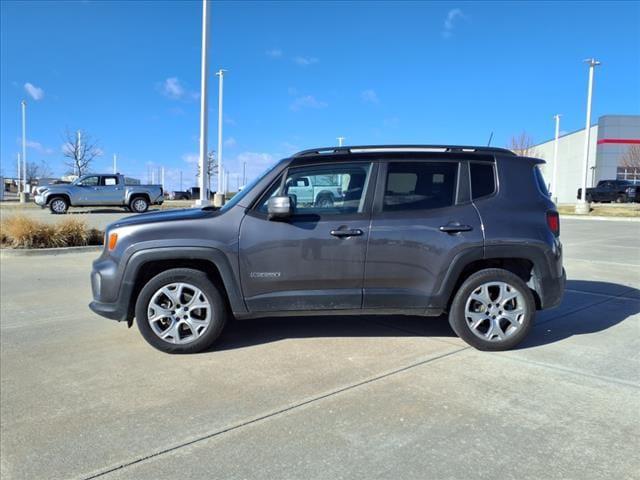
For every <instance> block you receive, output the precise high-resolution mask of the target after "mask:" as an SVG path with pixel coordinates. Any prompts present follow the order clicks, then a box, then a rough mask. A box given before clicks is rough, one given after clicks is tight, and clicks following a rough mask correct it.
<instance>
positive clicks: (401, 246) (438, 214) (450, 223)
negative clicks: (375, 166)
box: [363, 159, 483, 314]
mask: <svg viewBox="0 0 640 480" xmlns="http://www.w3.org/2000/svg"><path fill="white" fill-rule="evenodd" d="M462 167H464V169H468V165H467V163H466V162H462V163H461V162H458V161H454V160H447V161H443V160H439V159H435V160H426V159H425V160H420V159H402V160H398V161H389V162H388V163H386V164H383V165H382V166H381V168H380V173H379V179H378V189H377V195H376V200H375V204H374V207H373V214H372V219H371V232H370V233H369V248H368V252H367V262H366V273H365V285H364V302H363V306H364V308H368V309H392V310H393V309H401V310H404V311H407V310H411V309H413V310H415V313H416V314H418V313H423V312H424V311H425V310H426V309H428V308H430V307H431V302H432V301H433V299H434V298H435V297H436V295H437V294H438V290H439V288H440V287H441V282H442V279H443V276H444V273H445V272H446V271H447V269H448V268H449V266H450V265H451V264H452V263H453V260H454V258H455V257H456V255H458V254H460V253H461V252H462V251H463V250H465V249H467V248H469V247H471V248H472V249H473V251H475V252H477V254H478V258H482V251H483V250H482V247H483V234H482V228H481V225H480V217H479V215H478V213H477V212H476V210H475V208H474V206H473V205H472V203H471V202H470V201H469V200H470V199H469V198H466V199H462V198H460V192H461V191H462V190H464V191H466V192H467V194H468V188H465V189H463V188H461V186H462V185H461V184H464V183H465V182H466V184H467V185H468V182H469V177H468V176H467V174H466V173H465V172H468V170H465V171H462ZM461 171H462V172H461ZM461 173H462V174H464V176H463V177H462V178H461V177H460V175H461ZM473 247H477V248H473Z"/></svg>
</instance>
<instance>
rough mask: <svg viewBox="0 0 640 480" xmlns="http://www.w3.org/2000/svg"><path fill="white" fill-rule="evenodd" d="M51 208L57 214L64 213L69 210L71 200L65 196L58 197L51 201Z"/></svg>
mask: <svg viewBox="0 0 640 480" xmlns="http://www.w3.org/2000/svg"><path fill="white" fill-rule="evenodd" d="M49 210H51V213H53V214H56V215H62V214H64V213H67V210H69V202H68V201H67V199H66V198H64V197H56V198H54V199H52V200H51V201H50V202H49Z"/></svg>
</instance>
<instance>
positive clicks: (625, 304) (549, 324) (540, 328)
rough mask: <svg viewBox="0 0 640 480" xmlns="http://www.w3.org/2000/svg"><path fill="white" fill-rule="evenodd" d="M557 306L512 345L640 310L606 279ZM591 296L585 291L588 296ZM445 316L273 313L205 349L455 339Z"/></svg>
mask: <svg viewBox="0 0 640 480" xmlns="http://www.w3.org/2000/svg"><path fill="white" fill-rule="evenodd" d="M566 288H567V292H566V293H565V296H564V299H563V302H562V304H561V305H560V306H559V307H557V308H555V309H552V310H546V311H543V312H538V313H537V317H536V322H535V324H534V327H533V329H532V330H531V332H530V333H529V336H528V337H527V338H526V339H525V340H524V342H523V343H522V344H520V345H519V346H518V347H516V348H517V349H526V348H533V347H539V346H543V345H547V344H550V343H555V342H559V341H561V340H564V339H566V338H569V337H572V336H575V335H583V334H591V333H596V332H600V331H604V330H606V329H608V328H610V327H612V326H614V325H617V324H618V323H621V322H623V321H624V320H626V319H627V318H629V317H630V316H632V315H634V314H637V313H638V312H640V290H637V289H635V288H631V287H628V286H625V285H619V284H615V283H610V282H597V281H587V280H568V281H567V286H566ZM591 293H592V294H593V295H590V294H591ZM455 336H456V335H455V333H454V332H453V330H452V329H451V327H450V326H449V322H448V321H447V317H446V315H442V316H440V317H416V316H401V315H389V316H386V315H380V316H325V317H305V316H300V317H275V318H259V319H251V320H234V321H232V322H230V323H229V324H228V325H227V327H226V328H225V330H224V332H223V333H222V336H221V338H220V340H219V341H218V342H216V344H215V345H214V346H213V347H212V348H211V350H209V351H220V350H232V349H236V348H245V347H251V346H254V345H261V344H266V343H271V342H277V341H280V340H285V339H292V338H316V337H317V338H322V337H325V338H328V337H351V338H358V337H426V338H434V339H435V338H438V337H445V338H451V337H455Z"/></svg>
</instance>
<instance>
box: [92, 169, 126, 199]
mask: <svg viewBox="0 0 640 480" xmlns="http://www.w3.org/2000/svg"><path fill="white" fill-rule="evenodd" d="M119 180H120V179H119V178H118V176H117V175H103V176H102V177H100V187H99V188H98V190H99V192H100V195H99V201H100V204H101V205H120V204H121V203H122V202H123V200H124V185H121V184H120V183H119Z"/></svg>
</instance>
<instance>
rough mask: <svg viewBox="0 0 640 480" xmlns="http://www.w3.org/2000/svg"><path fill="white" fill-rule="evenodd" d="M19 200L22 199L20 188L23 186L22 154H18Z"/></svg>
mask: <svg viewBox="0 0 640 480" xmlns="http://www.w3.org/2000/svg"><path fill="white" fill-rule="evenodd" d="M17 183H18V185H17V186H18V200H20V189H21V188H22V162H21V161H20V154H18V182H17Z"/></svg>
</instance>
